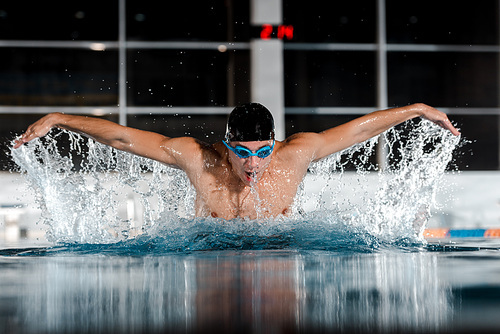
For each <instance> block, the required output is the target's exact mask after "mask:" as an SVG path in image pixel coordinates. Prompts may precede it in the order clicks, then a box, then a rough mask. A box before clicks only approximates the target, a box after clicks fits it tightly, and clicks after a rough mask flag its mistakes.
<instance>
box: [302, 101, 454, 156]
mask: <svg viewBox="0 0 500 334" xmlns="http://www.w3.org/2000/svg"><path fill="white" fill-rule="evenodd" d="M415 117H423V118H425V119H428V120H430V121H432V122H434V123H436V124H437V125H439V126H441V127H442V128H444V129H447V130H449V131H451V133H453V134H454V135H455V136H458V135H459V134H460V132H459V131H458V130H457V129H456V128H455V127H454V126H453V125H452V124H451V122H450V120H449V119H448V117H447V116H446V114H445V113H443V112H441V111H439V110H437V109H435V108H432V107H430V106H428V105H425V104H423V103H416V104H412V105H409V106H405V107H400V108H393V109H387V110H379V111H375V112H373V113H370V114H367V115H364V116H362V117H359V118H357V119H355V120H352V121H350V122H347V123H345V124H342V125H339V126H337V127H335V128H331V129H329V130H326V131H323V132H321V133H319V134H317V136H313V137H314V138H312V141H313V143H314V144H312V145H313V147H314V148H315V150H316V151H315V153H314V155H313V157H314V158H313V160H319V159H321V158H324V157H326V156H328V155H330V154H332V153H335V152H338V151H341V150H343V149H346V148H348V147H350V146H352V145H354V144H357V143H361V142H363V141H365V140H368V139H370V138H372V137H374V136H377V135H379V134H380V133H382V132H384V131H386V130H388V129H390V128H391V127H393V126H395V125H398V124H400V123H402V122H404V121H407V120H409V119H412V118H415Z"/></svg>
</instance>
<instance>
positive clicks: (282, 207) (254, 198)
mask: <svg viewBox="0 0 500 334" xmlns="http://www.w3.org/2000/svg"><path fill="white" fill-rule="evenodd" d="M205 181H208V182H205V183H204V184H202V185H200V186H201V187H200V188H201V189H197V198H196V215H197V216H201V217H208V216H212V217H220V218H224V219H233V218H238V217H240V218H250V219H258V218H267V217H276V216H279V215H286V214H287V213H289V211H290V207H291V206H292V204H293V200H294V197H295V194H296V192H297V187H298V185H299V183H300V182H301V177H297V176H295V175H294V174H293V173H291V172H284V171H282V170H280V171H271V172H270V173H268V174H266V175H265V176H263V177H262V179H261V180H260V181H259V182H258V183H257V184H256V185H254V186H253V187H250V186H243V185H242V184H241V182H239V181H238V180H235V179H231V178H206V179H205Z"/></svg>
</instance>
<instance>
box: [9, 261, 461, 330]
mask: <svg viewBox="0 0 500 334" xmlns="http://www.w3.org/2000/svg"><path fill="white" fill-rule="evenodd" d="M0 265H1V267H2V270H1V271H0V288H1V290H0V291H1V292H0V301H1V305H9V307H8V309H7V308H6V307H5V306H4V307H3V310H2V312H1V313H2V314H1V315H0V317H1V319H3V320H5V321H4V322H3V323H4V326H5V327H4V329H5V330H6V331H10V332H18V333H22V332H50V333H57V332H120V333H128V332H130V333H132V332H160V331H161V332H164V331H170V332H172V331H173V332H210V331H214V332H215V331H216V332H238V333H280V332H302V331H303V332H311V331H312V332H314V331H331V330H342V331H346V332H350V331H356V332H370V333H373V332H387V331H407V332H408V331H416V332H440V331H442V330H444V329H445V328H446V326H447V324H448V323H449V322H450V317H451V315H452V311H453V304H454V303H453V300H452V294H451V288H450V286H449V285H447V284H445V283H443V282H442V281H441V279H440V277H439V275H438V267H437V254H436V253H429V252H414V253H406V252H396V253H394V252H388V253H384V252H378V253H359V254H349V255H342V254H334V253H331V252H313V253H299V252H294V251H220V252H200V253H196V254H189V255H168V256H142V257H132V256H131V257H128V256H102V255H84V256H69V255H67V254H66V255H65V256H42V257H2V258H0Z"/></svg>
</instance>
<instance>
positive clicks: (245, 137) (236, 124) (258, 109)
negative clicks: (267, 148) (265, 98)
mask: <svg viewBox="0 0 500 334" xmlns="http://www.w3.org/2000/svg"><path fill="white" fill-rule="evenodd" d="M225 139H226V141H264V140H272V139H274V119H273V115H272V114H271V112H270V111H269V109H267V108H266V107H264V106H263V105H262V104H260V103H245V104H242V105H240V106H238V107H236V108H234V109H233V111H231V114H229V117H228V119H227V126H226V138H225Z"/></svg>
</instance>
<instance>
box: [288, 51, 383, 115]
mask: <svg viewBox="0 0 500 334" xmlns="http://www.w3.org/2000/svg"><path fill="white" fill-rule="evenodd" d="M284 66H285V105H286V106H287V107H307V106H311V107H322V106H325V107H326V106H330V107H332V106H342V107H344V106H352V107H362V106H373V105H376V87H375V54H374V53H373V52H328V51H286V52H285V65H284Z"/></svg>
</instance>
